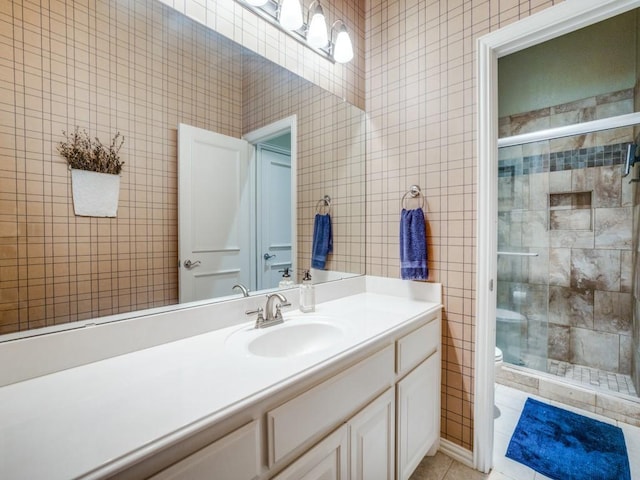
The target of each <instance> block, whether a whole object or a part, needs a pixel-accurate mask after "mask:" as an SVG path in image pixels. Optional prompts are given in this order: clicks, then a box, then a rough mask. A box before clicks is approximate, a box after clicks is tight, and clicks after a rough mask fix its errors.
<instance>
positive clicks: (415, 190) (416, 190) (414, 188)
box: [400, 185, 424, 210]
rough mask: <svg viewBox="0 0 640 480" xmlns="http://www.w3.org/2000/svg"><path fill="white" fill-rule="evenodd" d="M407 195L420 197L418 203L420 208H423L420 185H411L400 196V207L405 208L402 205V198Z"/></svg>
mask: <svg viewBox="0 0 640 480" xmlns="http://www.w3.org/2000/svg"><path fill="white" fill-rule="evenodd" d="M407 195H410V196H411V198H418V197H420V198H421V199H422V205H420V208H422V209H423V210H424V195H422V190H420V187H419V186H418V185H411V187H410V188H409V190H408V191H407V192H406V193H405V194H404V195H403V196H402V200H400V207H401V208H405V207H404V200H405V199H406V198H407Z"/></svg>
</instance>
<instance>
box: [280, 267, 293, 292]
mask: <svg viewBox="0 0 640 480" xmlns="http://www.w3.org/2000/svg"><path fill="white" fill-rule="evenodd" d="M278 271H279V272H284V273H283V274H282V279H281V280H280V283H278V288H290V287H292V286H293V280H291V276H290V275H289V268H285V269H284V270H278Z"/></svg>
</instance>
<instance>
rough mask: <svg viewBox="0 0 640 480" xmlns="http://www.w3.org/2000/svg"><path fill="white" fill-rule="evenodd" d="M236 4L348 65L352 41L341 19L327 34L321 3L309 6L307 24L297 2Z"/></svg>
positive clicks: (250, 0) (255, 0) (279, 0)
mask: <svg viewBox="0 0 640 480" xmlns="http://www.w3.org/2000/svg"><path fill="white" fill-rule="evenodd" d="M303 1H304V0H303ZM236 2H237V3H239V4H240V5H242V6H243V7H244V8H246V9H247V10H251V11H252V12H253V13H255V14H256V15H258V16H260V17H262V18H263V19H264V20H266V21H268V22H269V23H271V24H272V25H274V26H276V27H278V28H279V29H280V30H282V31H283V32H285V33H286V34H288V35H289V36H291V37H293V38H295V39H296V40H297V41H298V42H300V43H302V44H303V45H306V46H307V47H309V48H310V49H311V50H313V51H314V52H316V53H317V54H319V55H321V56H322V57H324V58H326V59H327V60H329V61H331V62H333V63H336V62H337V63H347V62H349V61H350V60H351V59H352V58H353V45H352V43H351V38H349V33H348V32H347V26H346V24H345V23H344V22H343V21H342V20H337V21H335V22H334V23H333V26H332V27H331V33H330V34H327V30H328V29H327V18H326V17H325V15H324V10H323V9H322V6H321V5H320V0H313V1H312V2H311V4H310V5H309V8H308V10H307V15H306V20H307V21H306V23H305V21H304V20H305V19H304V16H303V13H302V7H301V5H300V0H236ZM337 25H339V27H338V28H336V26H337ZM334 30H335V31H336V33H337V36H336V40H335V44H334V43H333V32H334Z"/></svg>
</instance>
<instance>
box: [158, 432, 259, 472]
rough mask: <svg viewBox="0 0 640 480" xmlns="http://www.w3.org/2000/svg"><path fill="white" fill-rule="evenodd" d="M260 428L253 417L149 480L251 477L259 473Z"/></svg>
mask: <svg viewBox="0 0 640 480" xmlns="http://www.w3.org/2000/svg"><path fill="white" fill-rule="evenodd" d="M261 463H262V462H261V455H260V427H259V422H258V421H257V420H254V421H253V422H251V423H250V424H248V425H245V426H244V427H241V428H239V429H238V430H236V431H234V432H232V433H230V434H228V435H226V436H225V437H222V438H221V439H220V440H217V441H215V442H213V443H212V444H211V445H208V446H206V447H204V448H203V449H201V450H199V451H197V452H196V453H194V454H193V455H189V456H188V457H187V458H185V459H184V460H181V461H179V462H178V463H176V464H175V465H172V466H171V467H169V468H167V469H166V470H163V471H162V472H160V473H158V474H157V475H155V476H153V477H151V479H152V480H178V479H180V480H182V479H189V480H213V479H215V480H252V479H255V478H257V477H258V476H259V475H260V470H261Z"/></svg>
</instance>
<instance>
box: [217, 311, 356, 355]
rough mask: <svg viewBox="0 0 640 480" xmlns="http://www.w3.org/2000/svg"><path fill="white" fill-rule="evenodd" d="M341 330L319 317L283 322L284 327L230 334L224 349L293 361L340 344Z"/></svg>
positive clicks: (278, 326) (342, 332)
mask: <svg viewBox="0 0 640 480" xmlns="http://www.w3.org/2000/svg"><path fill="white" fill-rule="evenodd" d="M344 337H345V332H344V330H343V329H342V328H341V327H340V326H339V325H336V324H334V323H330V322H327V321H323V320H322V317H309V318H305V319H304V320H300V319H295V320H289V321H287V320H285V323H283V324H280V325H276V326H273V327H267V328H264V329H255V328H243V329H241V330H238V331H236V332H234V333H233V334H231V335H230V336H229V338H228V339H227V342H226V343H227V345H228V346H230V347H231V348H240V349H244V350H245V351H247V352H248V353H250V354H252V355H256V356H259V357H272V358H281V357H296V356H299V355H306V354H309V353H314V352H318V351H320V350H324V349H326V348H329V347H331V346H333V345H335V344H336V343H338V342H340V341H341V340H342V339H344Z"/></svg>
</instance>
